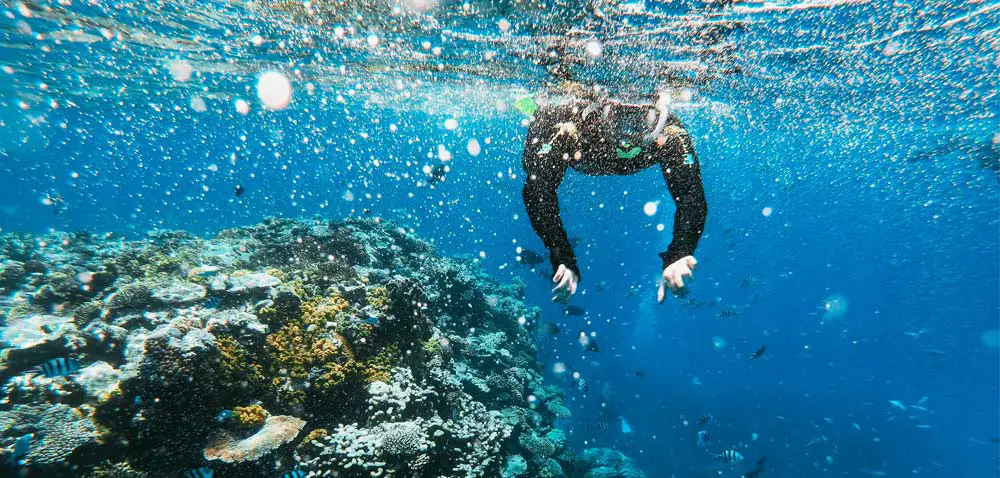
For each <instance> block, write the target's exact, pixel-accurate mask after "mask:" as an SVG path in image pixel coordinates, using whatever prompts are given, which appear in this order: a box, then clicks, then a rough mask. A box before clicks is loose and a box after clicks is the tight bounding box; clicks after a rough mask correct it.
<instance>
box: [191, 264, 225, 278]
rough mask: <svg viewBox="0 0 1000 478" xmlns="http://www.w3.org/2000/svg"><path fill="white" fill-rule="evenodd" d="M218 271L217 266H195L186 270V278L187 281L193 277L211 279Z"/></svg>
mask: <svg viewBox="0 0 1000 478" xmlns="http://www.w3.org/2000/svg"><path fill="white" fill-rule="evenodd" d="M219 270H220V268H219V267H218V266H197V267H193V268H191V269H190V270H188V272H187V276H188V278H189V279H190V278H194V277H212V276H214V275H215V274H218V272H219Z"/></svg>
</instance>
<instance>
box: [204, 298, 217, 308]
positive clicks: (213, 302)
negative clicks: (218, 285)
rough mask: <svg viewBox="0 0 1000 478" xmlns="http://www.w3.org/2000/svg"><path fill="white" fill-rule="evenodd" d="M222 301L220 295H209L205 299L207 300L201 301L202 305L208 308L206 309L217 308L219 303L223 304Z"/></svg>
mask: <svg viewBox="0 0 1000 478" xmlns="http://www.w3.org/2000/svg"><path fill="white" fill-rule="evenodd" d="M221 303H222V299H220V298H218V297H209V298H207V299H205V302H202V303H201V306H202V307H204V308H206V309H215V308H217V307H219V304H221Z"/></svg>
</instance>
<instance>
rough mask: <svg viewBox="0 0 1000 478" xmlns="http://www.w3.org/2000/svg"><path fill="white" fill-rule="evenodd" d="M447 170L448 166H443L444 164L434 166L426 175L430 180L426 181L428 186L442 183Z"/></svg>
mask: <svg viewBox="0 0 1000 478" xmlns="http://www.w3.org/2000/svg"><path fill="white" fill-rule="evenodd" d="M448 170H449V168H448V166H445V165H444V164H438V165H436V166H434V167H433V168H431V170H430V172H429V173H427V175H428V176H430V179H428V180H427V182H428V183H429V184H435V183H440V182H442V181H444V177H445V173H447V172H448Z"/></svg>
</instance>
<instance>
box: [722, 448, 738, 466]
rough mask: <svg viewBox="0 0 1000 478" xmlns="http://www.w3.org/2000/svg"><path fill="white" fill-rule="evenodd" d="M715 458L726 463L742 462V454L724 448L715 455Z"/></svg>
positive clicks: (736, 463) (735, 463)
mask: <svg viewBox="0 0 1000 478" xmlns="http://www.w3.org/2000/svg"><path fill="white" fill-rule="evenodd" d="M715 458H716V459H717V460H719V461H721V462H723V463H725V464H727V465H739V464H740V463H743V455H741V454H740V452H738V451H736V450H726V451H724V452H722V453H719V454H718V455H716V456H715Z"/></svg>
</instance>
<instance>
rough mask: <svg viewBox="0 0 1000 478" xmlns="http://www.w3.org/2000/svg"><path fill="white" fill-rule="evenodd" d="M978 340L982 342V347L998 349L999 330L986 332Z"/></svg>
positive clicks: (999, 344)
mask: <svg viewBox="0 0 1000 478" xmlns="http://www.w3.org/2000/svg"><path fill="white" fill-rule="evenodd" d="M979 338H980V339H981V340H982V341H983V345H985V346H987V347H989V348H991V349H996V348H1000V330H997V329H990V330H987V331H985V332H983V335H981V336H980V337H979Z"/></svg>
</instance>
